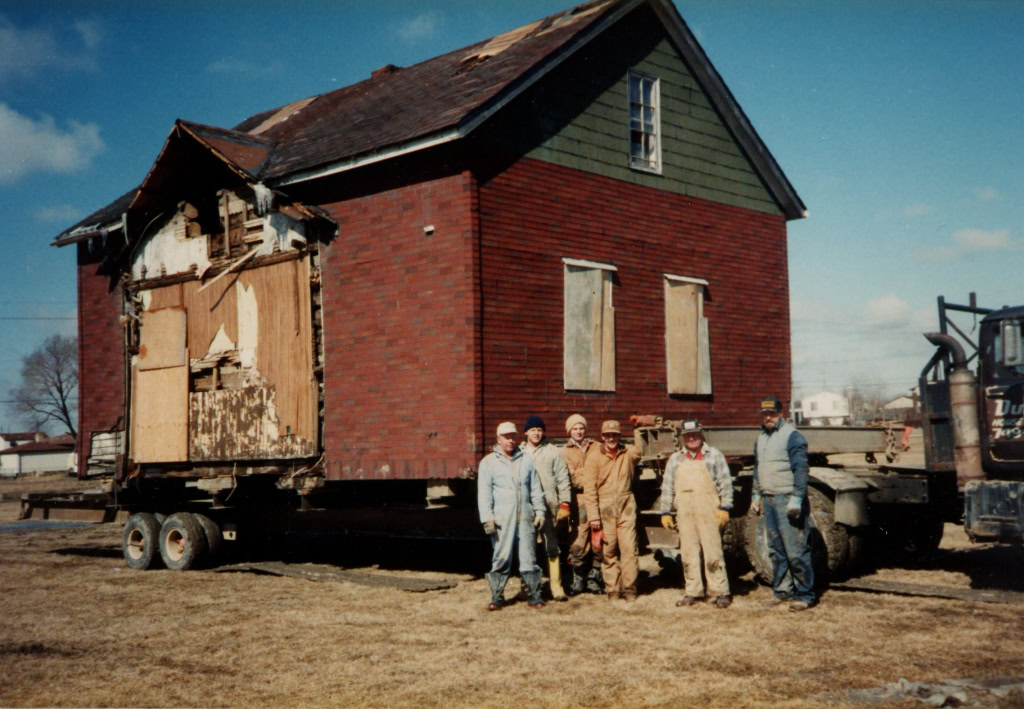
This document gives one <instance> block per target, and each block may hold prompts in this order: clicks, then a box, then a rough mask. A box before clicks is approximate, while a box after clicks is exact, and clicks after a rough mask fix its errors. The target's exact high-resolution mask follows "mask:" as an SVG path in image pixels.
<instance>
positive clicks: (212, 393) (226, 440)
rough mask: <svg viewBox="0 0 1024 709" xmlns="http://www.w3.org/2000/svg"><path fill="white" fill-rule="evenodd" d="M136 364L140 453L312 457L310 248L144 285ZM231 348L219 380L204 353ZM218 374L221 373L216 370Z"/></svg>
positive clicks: (210, 355)
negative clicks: (205, 280)
mask: <svg viewBox="0 0 1024 709" xmlns="http://www.w3.org/2000/svg"><path fill="white" fill-rule="evenodd" d="M143 298H144V300H145V301H146V303H147V306H148V307H147V309H146V310H145V311H144V312H143V313H142V317H141V323H140V347H139V355H138V357H137V358H136V360H135V366H134V368H133V369H134V371H133V391H132V401H133V411H132V432H133V435H132V437H131V441H132V457H133V459H134V460H135V461H136V462H151V463H156V462H184V461H192V462H201V461H231V460H266V459H278V458H298V457H309V456H314V455H316V454H317V452H318V450H319V425H318V414H317V406H318V401H317V398H318V397H317V389H316V381H315V379H314V377H313V350H312V340H313V336H312V315H311V303H310V271H309V263H308V257H302V258H293V259H290V260H287V261H283V262H278V263H273V264H270V265H264V266H259V267H257V268H250V269H246V270H242V271H240V272H239V273H238V274H237V275H235V276H234V277H231V278H224V279H221V280H219V281H217V282H215V283H212V282H211V285H210V287H208V288H205V289H204V288H203V286H202V284H201V283H200V282H199V281H197V280H192V281H186V282H184V283H179V284H174V285H169V286H163V287H159V288H153V289H150V290H146V291H143ZM225 347H226V348H227V350H228V352H229V353H230V354H229V355H226V357H227V358H228V359H229V360H230V366H229V367H228V368H227V369H225V368H223V367H219V366H217V367H215V366H214V365H212V364H211V366H210V370H211V371H212V369H214V368H217V375H216V379H215V381H216V384H215V385H211V386H206V387H202V388H200V387H196V386H194V385H193V384H192V383H191V381H190V372H189V369H190V367H191V369H192V374H193V375H195V374H197V373H198V374H200V375H201V374H203V372H201V371H200V372H197V368H196V364H195V363H196V361H197V360H202V359H204V358H206V359H209V360H210V361H211V362H213V360H215V359H217V355H218V353H220V352H221V350H222V349H223V348H225ZM211 377H212V375H211Z"/></svg>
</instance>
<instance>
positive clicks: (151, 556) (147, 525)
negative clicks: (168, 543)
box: [121, 512, 160, 571]
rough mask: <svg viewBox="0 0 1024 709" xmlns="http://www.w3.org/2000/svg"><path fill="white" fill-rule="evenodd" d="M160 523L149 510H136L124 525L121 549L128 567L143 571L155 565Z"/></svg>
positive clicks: (157, 556)
mask: <svg viewBox="0 0 1024 709" xmlns="http://www.w3.org/2000/svg"><path fill="white" fill-rule="evenodd" d="M159 538H160V523H159V522H157V520H156V517H154V516H153V515H151V514H150V513H149V512H136V513H135V514H133V515H132V516H131V517H129V518H128V521H127V522H126V523H125V525H124V534H123V535H122V537H121V550H122V551H123V553H124V561H125V563H126V564H128V567H129V568H132V569H139V570H140V571H145V570H146V569H149V568H152V567H153V566H155V565H157V563H158V561H157V560H158V559H159V558H160V555H159V554H158V553H157V550H158V549H159V547H160V542H159V541H158V540H159Z"/></svg>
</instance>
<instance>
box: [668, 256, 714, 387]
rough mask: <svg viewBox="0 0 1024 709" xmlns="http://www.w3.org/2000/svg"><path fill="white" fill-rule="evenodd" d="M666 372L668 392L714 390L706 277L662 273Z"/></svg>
mask: <svg viewBox="0 0 1024 709" xmlns="http://www.w3.org/2000/svg"><path fill="white" fill-rule="evenodd" d="M663 275H664V277H665V278H664V283H665V372H666V380H667V389H668V393H669V394H705V395H706V394H710V393H711V344H710V340H709V338H708V320H707V318H706V317H704V295H705V289H706V288H707V287H708V282H707V281H705V280H704V279H703V278H691V277H689V276H674V275H671V274H668V273H666V274H663Z"/></svg>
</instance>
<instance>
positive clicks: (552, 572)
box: [548, 556, 569, 601]
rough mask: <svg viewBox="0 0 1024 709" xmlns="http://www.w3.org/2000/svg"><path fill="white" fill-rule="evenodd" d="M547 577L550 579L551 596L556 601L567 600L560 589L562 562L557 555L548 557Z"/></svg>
mask: <svg viewBox="0 0 1024 709" xmlns="http://www.w3.org/2000/svg"><path fill="white" fill-rule="evenodd" d="M548 578H549V579H550V580H551V584H550V585H551V597H552V598H554V599H555V600H556V601H568V600H569V597H568V596H566V595H565V591H563V590H562V564H561V562H560V561H559V559H558V557H557V556H549V557H548Z"/></svg>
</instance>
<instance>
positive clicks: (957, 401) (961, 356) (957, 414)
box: [925, 332, 985, 490]
mask: <svg viewBox="0 0 1024 709" xmlns="http://www.w3.org/2000/svg"><path fill="white" fill-rule="evenodd" d="M925 338H926V339H927V340H928V341H929V342H931V343H932V344H933V345H935V346H936V347H943V348H945V349H946V350H948V351H949V353H950V355H951V356H952V357H953V371H952V372H951V373H950V375H949V406H950V411H951V413H952V419H953V446H954V459H955V461H956V483H957V487H958V488H959V489H960V490H963V489H964V488H965V487H966V486H967V483H969V482H971V481H972V480H984V479H985V471H984V470H983V469H982V467H981V434H980V431H979V428H978V382H977V380H976V379H975V377H974V374H973V373H972V372H971V370H970V369H969V368H968V366H967V356H966V354H965V353H964V348H963V346H962V345H961V344H960V343H959V342H958V341H957V340H956V339H955V338H954V337H952V336H951V335H946V334H944V333H941V332H928V333H925Z"/></svg>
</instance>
